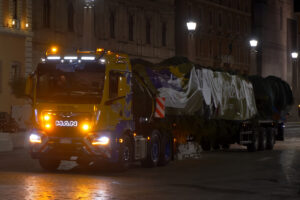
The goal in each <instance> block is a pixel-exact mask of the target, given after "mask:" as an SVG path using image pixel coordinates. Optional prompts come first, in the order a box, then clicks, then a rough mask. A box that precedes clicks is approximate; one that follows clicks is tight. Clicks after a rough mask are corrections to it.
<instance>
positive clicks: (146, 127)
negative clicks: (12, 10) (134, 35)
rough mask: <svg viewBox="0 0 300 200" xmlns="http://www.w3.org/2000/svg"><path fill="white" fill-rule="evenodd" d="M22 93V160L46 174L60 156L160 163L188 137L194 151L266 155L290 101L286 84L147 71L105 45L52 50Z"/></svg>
mask: <svg viewBox="0 0 300 200" xmlns="http://www.w3.org/2000/svg"><path fill="white" fill-rule="evenodd" d="M267 86H268V87H267ZM26 94H27V95H28V96H30V97H31V99H32V104H33V106H32V107H33V109H32V116H33V117H32V122H33V123H32V125H33V129H32V131H31V135H30V138H29V140H30V152H31V156H32V157H33V158H35V159H39V162H40V164H41V166H42V167H43V168H44V169H46V170H56V169H57V168H58V166H59V164H60V161H61V160H74V161H76V162H77V163H78V164H79V165H82V166H88V165H91V164H92V163H103V162H105V163H111V164H114V165H115V166H116V167H117V169H120V170H122V169H126V168H127V167H128V166H129V164H130V163H131V162H132V161H141V163H142V165H143V166H147V167H154V166H157V165H166V164H168V163H169V162H170V160H171V159H172V158H173V156H174V155H176V154H177V153H178V152H177V149H181V150H182V148H177V147H178V145H180V144H186V143H187V142H191V141H192V142H198V143H199V144H200V145H201V147H202V149H203V150H210V149H211V148H214V149H219V148H220V147H221V148H223V149H227V148H229V145H230V144H233V143H238V144H240V145H244V146H247V148H248V150H249V151H256V150H265V149H270V150H271V149H273V147H274V144H275V140H276V139H277V140H283V138H284V123H283V118H282V116H284V115H285V113H287V112H288V109H289V108H290V107H291V105H292V104H293V94H292V92H291V89H290V87H289V85H288V84H287V83H286V82H284V81H282V80H281V79H279V78H276V77H267V78H262V77H252V78H251V77H250V78H247V77H243V76H239V75H236V74H230V73H227V72H220V71H214V70H211V69H208V68H204V67H202V66H197V65H196V64H194V63H191V62H189V61H188V60H185V59H182V58H171V59H167V60H165V61H163V62H162V63H159V64H156V65H153V64H151V63H148V62H146V61H144V60H132V61H131V60H129V58H128V55H126V54H117V53H114V52H111V51H107V50H104V49H97V50H96V51H77V52H76V53H74V52H73V53H69V52H63V51H62V50H60V49H59V48H57V47H53V48H50V49H49V50H48V51H47V52H46V56H45V57H44V58H42V60H41V63H39V64H38V66H37V68H36V70H35V71H34V73H32V74H31V75H30V76H29V78H28V79H27V83H26ZM182 146H186V145H182ZM182 146H181V147H182ZM198 147H199V146H197V148H196V149H199V148H198ZM183 151H184V150H182V151H181V152H180V153H181V154H180V155H182V152H183ZM178 155H179V154H178Z"/></svg>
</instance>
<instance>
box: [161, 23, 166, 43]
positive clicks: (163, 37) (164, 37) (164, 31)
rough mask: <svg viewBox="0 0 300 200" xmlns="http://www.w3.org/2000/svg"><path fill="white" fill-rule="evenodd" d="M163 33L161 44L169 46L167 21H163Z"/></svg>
mask: <svg viewBox="0 0 300 200" xmlns="http://www.w3.org/2000/svg"><path fill="white" fill-rule="evenodd" d="M161 33H162V35H161V39H162V40H161V44H162V46H164V47H165V46H167V24H166V22H163V23H162V32H161Z"/></svg>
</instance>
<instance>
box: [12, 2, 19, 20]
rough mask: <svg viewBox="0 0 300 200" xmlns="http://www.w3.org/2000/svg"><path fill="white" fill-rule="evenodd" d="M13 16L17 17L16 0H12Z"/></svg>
mask: <svg viewBox="0 0 300 200" xmlns="http://www.w3.org/2000/svg"><path fill="white" fill-rule="evenodd" d="M13 18H14V19H18V0H13Z"/></svg>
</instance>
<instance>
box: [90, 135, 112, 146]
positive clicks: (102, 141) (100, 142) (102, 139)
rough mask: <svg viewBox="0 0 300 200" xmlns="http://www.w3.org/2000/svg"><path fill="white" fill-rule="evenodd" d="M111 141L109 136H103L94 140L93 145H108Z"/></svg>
mask: <svg viewBox="0 0 300 200" xmlns="http://www.w3.org/2000/svg"><path fill="white" fill-rule="evenodd" d="M108 143H109V137H106V136H102V137H99V138H96V139H94V140H93V142H92V145H107V144H108Z"/></svg>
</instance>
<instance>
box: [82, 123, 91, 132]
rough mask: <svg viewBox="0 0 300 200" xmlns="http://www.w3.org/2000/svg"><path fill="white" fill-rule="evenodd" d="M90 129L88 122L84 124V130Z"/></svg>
mask: <svg viewBox="0 0 300 200" xmlns="http://www.w3.org/2000/svg"><path fill="white" fill-rule="evenodd" d="M89 129H90V126H89V125H88V124H83V125H82V130H83V131H88V130H89Z"/></svg>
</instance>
